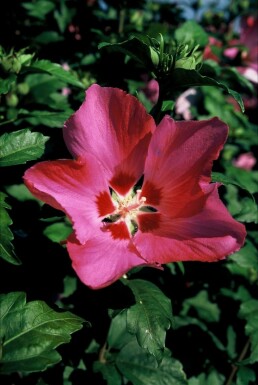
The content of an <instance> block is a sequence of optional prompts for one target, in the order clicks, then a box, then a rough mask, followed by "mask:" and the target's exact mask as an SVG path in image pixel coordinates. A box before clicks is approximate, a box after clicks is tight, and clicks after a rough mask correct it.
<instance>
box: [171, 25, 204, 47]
mask: <svg viewBox="0 0 258 385" xmlns="http://www.w3.org/2000/svg"><path fill="white" fill-rule="evenodd" d="M175 38H176V40H177V41H178V43H179V44H187V43H188V44H192V45H196V44H198V45H199V46H201V47H205V46H206V45H207V44H208V41H209V40H208V34H207V33H206V32H205V31H204V29H203V28H202V27H201V26H200V25H199V24H197V23H196V21H194V20H188V21H186V22H185V23H183V24H182V25H181V26H180V27H179V28H177V29H176V30H175Z"/></svg>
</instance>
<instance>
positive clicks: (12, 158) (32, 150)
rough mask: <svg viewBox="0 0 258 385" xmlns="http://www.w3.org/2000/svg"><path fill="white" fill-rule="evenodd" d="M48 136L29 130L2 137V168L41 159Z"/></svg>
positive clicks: (0, 152)
mask: <svg viewBox="0 0 258 385" xmlns="http://www.w3.org/2000/svg"><path fill="white" fill-rule="evenodd" d="M47 140H48V137H47V136H44V135H42V134H41V133H39V132H31V131H30V130H29V129H23V130H19V131H13V132H10V133H5V134H3V135H1V136H0V166H2V167H3V166H13V165H16V164H23V163H26V162H28V161H29V160H34V159H37V158H40V157H41V156H42V154H43V153H44V150H45V143H46V141H47Z"/></svg>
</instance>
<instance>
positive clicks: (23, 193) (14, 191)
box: [5, 184, 43, 205]
mask: <svg viewBox="0 0 258 385" xmlns="http://www.w3.org/2000/svg"><path fill="white" fill-rule="evenodd" d="M5 191H6V192H7V193H8V194H9V195H10V196H11V197H13V198H15V199H17V200H18V201H19V202H26V201H28V200H33V201H36V202H38V203H39V204H40V205H43V202H42V201H40V200H38V199H37V198H35V197H34V195H32V193H31V192H30V191H29V189H28V188H27V187H26V186H25V184H12V185H10V186H5Z"/></svg>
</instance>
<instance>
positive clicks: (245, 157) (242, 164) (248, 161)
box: [233, 152, 257, 171]
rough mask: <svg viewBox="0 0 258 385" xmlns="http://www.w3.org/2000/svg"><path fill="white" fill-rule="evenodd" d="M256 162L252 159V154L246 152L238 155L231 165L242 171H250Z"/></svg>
mask: <svg viewBox="0 0 258 385" xmlns="http://www.w3.org/2000/svg"><path fill="white" fill-rule="evenodd" d="M256 162H257V160H256V158H255V157H254V154H253V153H252V152H246V153H244V154H240V155H239V156H238V157H237V158H236V159H234V160H233V165H234V166H235V167H238V168H243V169H244V170H247V171H248V170H251V169H252V168H253V167H254V166H255V164H256Z"/></svg>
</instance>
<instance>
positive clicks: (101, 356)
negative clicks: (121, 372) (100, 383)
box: [99, 342, 107, 364]
mask: <svg viewBox="0 0 258 385" xmlns="http://www.w3.org/2000/svg"><path fill="white" fill-rule="evenodd" d="M106 347H107V343H106V342H105V343H104V345H103V346H102V348H101V349H100V351H99V361H100V362H102V363H103V364H105V363H106V362H107V360H106V358H105V353H106V351H107V349H106Z"/></svg>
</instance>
